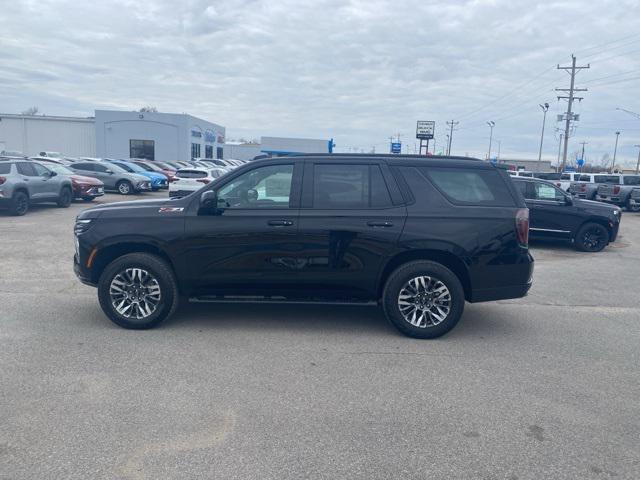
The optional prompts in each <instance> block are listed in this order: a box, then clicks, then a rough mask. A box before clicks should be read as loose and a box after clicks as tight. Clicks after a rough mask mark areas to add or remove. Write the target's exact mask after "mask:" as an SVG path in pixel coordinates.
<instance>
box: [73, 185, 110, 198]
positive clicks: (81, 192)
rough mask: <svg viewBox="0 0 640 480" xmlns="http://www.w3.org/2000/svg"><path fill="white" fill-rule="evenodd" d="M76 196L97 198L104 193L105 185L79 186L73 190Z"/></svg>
mask: <svg viewBox="0 0 640 480" xmlns="http://www.w3.org/2000/svg"><path fill="white" fill-rule="evenodd" d="M73 195H74V196H75V197H76V198H96V197H101V196H102V195H104V187H102V186H100V187H99V186H95V187H78V188H75V189H74V190H73Z"/></svg>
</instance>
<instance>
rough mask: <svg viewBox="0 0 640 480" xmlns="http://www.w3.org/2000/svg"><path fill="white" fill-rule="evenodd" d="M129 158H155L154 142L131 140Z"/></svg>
mask: <svg viewBox="0 0 640 480" xmlns="http://www.w3.org/2000/svg"><path fill="white" fill-rule="evenodd" d="M129 158H146V159H147V160H153V159H154V158H155V142H154V141H153V140H129Z"/></svg>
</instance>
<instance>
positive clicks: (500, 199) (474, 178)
mask: <svg viewBox="0 0 640 480" xmlns="http://www.w3.org/2000/svg"><path fill="white" fill-rule="evenodd" d="M419 170H420V172H421V173H422V174H423V175H424V176H426V177H427V178H428V179H429V180H430V181H431V182H432V183H433V184H434V186H435V187H436V188H437V189H438V190H439V191H440V192H441V193H442V194H443V195H444V196H445V197H446V198H447V200H449V201H450V202H451V203H453V204H455V205H478V206H490V207H513V206H515V201H514V199H513V196H512V195H511V192H510V191H509V187H508V185H507V184H506V183H505V181H504V180H503V179H502V177H501V176H500V174H499V173H498V172H497V171H495V170H485V169H463V168H439V167H421V168H420V169H419Z"/></svg>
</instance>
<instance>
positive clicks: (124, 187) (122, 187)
mask: <svg viewBox="0 0 640 480" xmlns="http://www.w3.org/2000/svg"><path fill="white" fill-rule="evenodd" d="M116 188H117V189H118V192H119V193H120V194H121V195H130V194H131V193H132V191H133V185H131V182H129V181H128V180H120V181H119V182H118V184H117V185H116Z"/></svg>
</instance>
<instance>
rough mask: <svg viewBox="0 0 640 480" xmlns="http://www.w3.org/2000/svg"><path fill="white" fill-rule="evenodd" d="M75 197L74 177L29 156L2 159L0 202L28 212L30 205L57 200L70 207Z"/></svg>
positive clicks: (17, 211)
mask: <svg viewBox="0 0 640 480" xmlns="http://www.w3.org/2000/svg"><path fill="white" fill-rule="evenodd" d="M72 199H73V188H72V186H71V180H69V178H68V177H63V176H60V175H58V174H56V172H54V171H52V170H49V169H48V168H47V167H45V166H44V165H40V164H38V163H35V162H31V161H29V160H2V159H0V206H2V207H8V208H9V211H10V212H11V213H12V214H13V215H24V214H25V213H27V211H28V210H29V205H31V204H33V203H40V202H55V203H57V204H58V206H59V207H63V208H66V207H68V206H69V205H70V204H71V200H72Z"/></svg>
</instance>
